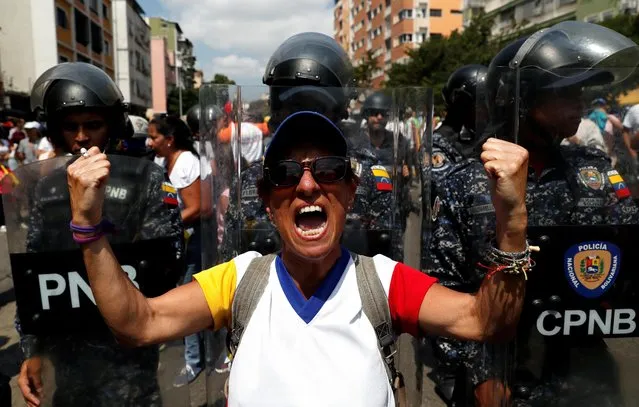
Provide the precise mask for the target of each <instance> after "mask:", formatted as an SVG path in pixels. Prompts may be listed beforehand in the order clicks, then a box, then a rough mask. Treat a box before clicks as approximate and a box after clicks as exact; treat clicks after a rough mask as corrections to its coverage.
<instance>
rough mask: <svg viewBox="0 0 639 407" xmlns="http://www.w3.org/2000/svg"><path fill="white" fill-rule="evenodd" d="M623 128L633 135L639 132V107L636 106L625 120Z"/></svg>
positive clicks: (629, 110) (627, 114)
mask: <svg viewBox="0 0 639 407" xmlns="http://www.w3.org/2000/svg"><path fill="white" fill-rule="evenodd" d="M623 127H625V128H627V129H630V130H631V131H632V133H633V134H634V133H637V131H639V105H634V106H633V107H631V108H630V109H628V112H627V113H626V116H625V117H624V118H623Z"/></svg>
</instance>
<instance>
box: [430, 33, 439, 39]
mask: <svg viewBox="0 0 639 407" xmlns="http://www.w3.org/2000/svg"><path fill="white" fill-rule="evenodd" d="M430 38H431V39H433V40H437V39H440V38H442V35H441V34H440V33H430Z"/></svg>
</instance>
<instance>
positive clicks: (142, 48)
mask: <svg viewBox="0 0 639 407" xmlns="http://www.w3.org/2000/svg"><path fill="white" fill-rule="evenodd" d="M112 1H113V30H114V34H115V43H116V45H117V47H116V52H115V65H116V83H117V84H118V87H119V88H120V90H121V91H122V94H123V95H124V99H125V100H126V101H127V102H129V104H130V108H131V113H133V114H136V115H139V116H143V115H144V114H145V112H146V110H147V109H148V108H149V107H151V105H152V94H151V27H149V25H148V24H147V23H146V21H145V20H144V17H143V16H144V10H143V9H142V7H140V5H139V4H138V2H137V1H136V0H112Z"/></svg>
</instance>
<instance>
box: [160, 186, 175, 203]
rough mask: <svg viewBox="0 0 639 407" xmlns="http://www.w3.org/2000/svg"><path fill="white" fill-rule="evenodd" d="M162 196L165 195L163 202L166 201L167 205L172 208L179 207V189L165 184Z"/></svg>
mask: <svg viewBox="0 0 639 407" xmlns="http://www.w3.org/2000/svg"><path fill="white" fill-rule="evenodd" d="M162 194H163V197H162V200H163V201H164V203H165V204H167V205H171V206H178V199H177V189H175V187H174V186H173V185H171V184H169V183H168V182H163V183H162Z"/></svg>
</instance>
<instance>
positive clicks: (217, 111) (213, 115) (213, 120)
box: [187, 105, 224, 134]
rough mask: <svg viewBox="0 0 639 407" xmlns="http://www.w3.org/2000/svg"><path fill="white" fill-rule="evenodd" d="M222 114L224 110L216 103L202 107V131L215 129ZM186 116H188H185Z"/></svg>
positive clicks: (206, 131)
mask: <svg viewBox="0 0 639 407" xmlns="http://www.w3.org/2000/svg"><path fill="white" fill-rule="evenodd" d="M223 116H224V112H222V109H221V108H220V107H219V106H217V105H208V106H206V107H205V108H204V117H202V118H201V120H202V131H203V133H206V134H208V133H209V132H210V131H211V130H214V129H216V127H217V122H218V120H220V118H222V117H223ZM187 118H188V117H187Z"/></svg>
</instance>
